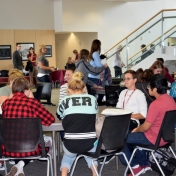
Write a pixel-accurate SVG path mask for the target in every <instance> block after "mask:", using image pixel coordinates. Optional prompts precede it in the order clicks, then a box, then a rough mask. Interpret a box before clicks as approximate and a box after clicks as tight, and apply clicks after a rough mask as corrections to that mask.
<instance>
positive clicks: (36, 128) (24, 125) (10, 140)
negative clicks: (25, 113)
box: [1, 118, 46, 157]
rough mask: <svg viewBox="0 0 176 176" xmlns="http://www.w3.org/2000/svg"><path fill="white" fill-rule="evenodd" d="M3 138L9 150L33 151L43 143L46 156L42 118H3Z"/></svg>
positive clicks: (3, 142)
mask: <svg viewBox="0 0 176 176" xmlns="http://www.w3.org/2000/svg"><path fill="white" fill-rule="evenodd" d="M1 138H2V144H4V145H5V149H6V151H7V152H20V153H21V152H32V151H35V150H36V148H37V147H38V145H39V144H41V145H42V157H46V151H45V145H44V139H43V133H42V124H41V119H40V118H13V119H12V118H10V119H6V118H4V119H2V121H1Z"/></svg>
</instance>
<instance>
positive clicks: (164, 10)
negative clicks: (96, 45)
mask: <svg viewBox="0 0 176 176" xmlns="http://www.w3.org/2000/svg"><path fill="white" fill-rule="evenodd" d="M166 11H176V9H163V10H161V11H159V12H158V13H157V14H155V15H154V16H153V17H151V18H150V19H149V20H147V21H146V22H145V23H143V24H142V25H141V26H139V27H138V28H137V29H135V30H134V31H133V32H131V33H130V34H129V35H127V36H126V37H124V38H123V39H122V40H120V41H119V42H118V43H116V44H115V45H114V46H113V47H111V48H110V49H108V50H107V51H106V52H105V53H104V54H107V53H108V52H109V51H110V50H111V49H113V48H114V47H116V46H117V45H118V44H120V43H121V42H122V41H124V40H126V39H127V38H128V37H129V36H131V35H132V34H134V33H135V32H136V31H137V30H139V29H140V28H142V27H143V26H144V25H145V24H147V23H148V22H150V21H151V20H152V19H153V18H155V17H156V16H157V15H159V14H160V13H162V12H166ZM164 18H169V17H163V18H161V19H160V21H161V20H162V19H164ZM171 18H174V17H171ZM158 22H159V21H158ZM158 22H157V23H158ZM157 23H156V24H157ZM154 25H155V24H154ZM151 27H153V26H151ZM145 31H147V30H145ZM138 37H139V36H138ZM135 39H136V38H135ZM135 39H134V40H135ZM132 40H133V39H132ZM130 43H131V41H130ZM114 54H115V53H114ZM114 54H113V55H114ZM111 56H112V55H111ZM109 58H110V57H109Z"/></svg>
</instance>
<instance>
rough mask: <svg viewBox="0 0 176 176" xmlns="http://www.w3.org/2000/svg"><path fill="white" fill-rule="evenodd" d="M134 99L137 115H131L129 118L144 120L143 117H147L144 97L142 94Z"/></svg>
mask: <svg viewBox="0 0 176 176" xmlns="http://www.w3.org/2000/svg"><path fill="white" fill-rule="evenodd" d="M136 98H137V103H138V109H139V113H137V114H132V115H131V118H134V119H145V117H146V115H147V101H146V98H145V95H144V94H143V93H141V94H140V95H138V96H137V97H136Z"/></svg>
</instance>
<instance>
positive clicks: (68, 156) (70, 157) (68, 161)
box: [60, 145, 98, 172]
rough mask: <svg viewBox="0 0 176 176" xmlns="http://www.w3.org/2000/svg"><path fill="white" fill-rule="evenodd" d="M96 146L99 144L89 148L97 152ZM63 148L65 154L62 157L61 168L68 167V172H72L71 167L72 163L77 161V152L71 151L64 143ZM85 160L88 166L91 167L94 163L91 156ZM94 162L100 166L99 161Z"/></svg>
mask: <svg viewBox="0 0 176 176" xmlns="http://www.w3.org/2000/svg"><path fill="white" fill-rule="evenodd" d="M96 148H97V146H94V147H93V148H92V149H91V150H89V152H95V150H96ZM63 150H64V156H63V158H62V162H61V167H60V170H62V168H63V167H66V168H68V170H69V171H68V172H70V168H71V167H72V164H73V162H74V161H75V159H76V156H77V154H76V153H71V152H69V151H68V150H67V149H66V148H65V146H64V145H63ZM85 160H86V162H87V165H88V167H89V168H90V167H91V165H92V163H91V161H92V159H91V158H89V157H85ZM94 164H95V165H96V166H98V162H97V161H94Z"/></svg>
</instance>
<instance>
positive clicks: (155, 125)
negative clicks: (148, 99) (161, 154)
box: [144, 94, 176, 146]
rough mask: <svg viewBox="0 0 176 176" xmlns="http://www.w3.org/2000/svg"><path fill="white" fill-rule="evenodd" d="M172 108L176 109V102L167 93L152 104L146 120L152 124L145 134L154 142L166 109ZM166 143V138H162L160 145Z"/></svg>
mask: <svg viewBox="0 0 176 176" xmlns="http://www.w3.org/2000/svg"><path fill="white" fill-rule="evenodd" d="M170 110H176V104H175V101H174V99H173V98H172V97H171V96H169V95H167V94H163V95H161V96H160V97H158V98H157V99H156V100H155V101H153V102H152V103H151V104H150V106H149V110H148V114H147V117H146V121H147V122H149V123H151V124H152V125H151V127H150V128H149V130H148V131H146V132H145V133H144V134H145V136H146V138H147V139H148V140H149V141H150V142H151V143H152V144H155V142H156V139H157V136H158V133H159V130H160V127H161V124H162V121H163V118H164V115H165V113H166V111H170ZM165 144H166V143H165V142H164V140H163V139H161V141H160V146H162V145H165Z"/></svg>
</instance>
